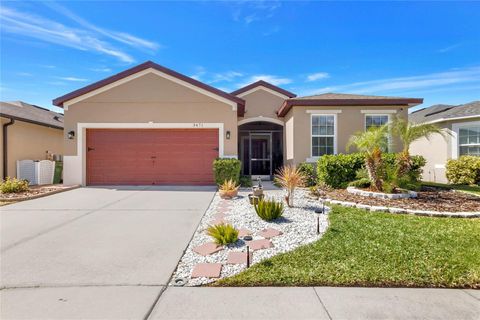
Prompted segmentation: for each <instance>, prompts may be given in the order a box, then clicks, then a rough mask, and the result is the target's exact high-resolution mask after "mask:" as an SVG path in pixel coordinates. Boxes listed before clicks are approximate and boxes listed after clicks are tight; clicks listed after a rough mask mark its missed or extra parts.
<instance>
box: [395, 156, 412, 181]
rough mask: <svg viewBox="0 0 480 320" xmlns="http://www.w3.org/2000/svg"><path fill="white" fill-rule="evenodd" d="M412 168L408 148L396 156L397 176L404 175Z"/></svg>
mask: <svg viewBox="0 0 480 320" xmlns="http://www.w3.org/2000/svg"><path fill="white" fill-rule="evenodd" d="M411 168H412V162H411V158H410V153H409V152H408V150H403V151H402V152H401V153H400V154H399V156H398V169H397V175H398V177H401V176H404V175H405V174H407V172H409V171H410V169H411Z"/></svg>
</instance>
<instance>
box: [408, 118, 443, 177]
mask: <svg viewBox="0 0 480 320" xmlns="http://www.w3.org/2000/svg"><path fill="white" fill-rule="evenodd" d="M437 126H438V127H440V128H442V129H443V130H444V131H445V132H451V125H450V124H449V123H445V122H444V123H438V124H437ZM451 147H452V143H451V137H450V136H447V138H446V139H444V138H443V137H442V136H441V135H438V134H436V135H432V136H431V137H430V139H429V140H427V139H426V138H422V139H419V140H417V141H415V142H414V143H412V145H411V146H410V154H412V155H420V156H423V157H424V158H425V160H426V161H427V163H426V165H425V167H424V168H423V180H424V181H432V182H440V183H447V182H448V181H447V178H446V176H445V163H446V162H447V160H448V159H450V158H451V154H452V149H451Z"/></svg>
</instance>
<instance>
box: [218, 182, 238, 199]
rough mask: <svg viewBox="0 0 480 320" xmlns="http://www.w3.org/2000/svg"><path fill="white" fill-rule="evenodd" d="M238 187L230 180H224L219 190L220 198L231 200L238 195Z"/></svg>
mask: <svg viewBox="0 0 480 320" xmlns="http://www.w3.org/2000/svg"><path fill="white" fill-rule="evenodd" d="M238 188H239V185H237V184H236V183H235V181H233V180H232V179H229V180H225V181H224V182H223V183H222V184H221V185H220V188H219V193H220V197H221V198H222V199H232V198H234V197H236V196H237V195H238Z"/></svg>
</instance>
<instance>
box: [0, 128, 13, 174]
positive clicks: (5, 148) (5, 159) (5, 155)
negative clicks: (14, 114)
mask: <svg viewBox="0 0 480 320" xmlns="http://www.w3.org/2000/svg"><path fill="white" fill-rule="evenodd" d="M14 123H15V120H14V119H10V122H7V123H5V124H4V125H3V128H2V129H3V148H2V150H3V180H5V179H6V178H7V170H8V153H7V151H8V139H7V137H8V130H7V128H8V126H11V125H12V124H14Z"/></svg>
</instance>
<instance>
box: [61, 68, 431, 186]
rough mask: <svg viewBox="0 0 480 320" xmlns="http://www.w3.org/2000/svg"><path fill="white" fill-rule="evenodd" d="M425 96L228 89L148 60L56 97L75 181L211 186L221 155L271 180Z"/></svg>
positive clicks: (340, 148) (68, 177) (69, 174)
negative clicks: (282, 169)
mask: <svg viewBox="0 0 480 320" xmlns="http://www.w3.org/2000/svg"><path fill="white" fill-rule="evenodd" d="M422 102H423V100H422V99H413V98H397V97H381V96H364V95H351V94H336V93H327V94H320V95H315V96H307V97H297V96H296V95H295V94H294V93H292V92H289V91H287V90H284V89H282V88H279V87H277V86H274V85H272V84H270V83H267V82H265V81H258V82H255V83H252V84H250V85H248V86H246V87H243V88H240V89H238V90H236V91H234V92H231V93H227V92H224V91H221V90H219V89H216V88H214V87H211V86H209V85H207V84H205V83H202V82H200V81H197V80H195V79H192V78H190V77H187V76H185V75H182V74H180V73H178V72H176V71H173V70H170V69H167V68H165V67H163V66H160V65H158V64H156V63H153V62H150V61H148V62H145V63H143V64H140V65H138V66H136V67H133V68H131V69H128V70H126V71H123V72H120V73H118V74H116V75H114V76H111V77H109V78H106V79H104V80H101V81H99V82H96V83H93V84H91V85H89V86H86V87H84V88H81V89H79V90H76V91H74V92H71V93H68V94H66V95H64V96H62V97H59V98H57V99H55V100H53V104H54V105H56V106H59V107H62V108H64V110H65V136H69V137H70V139H66V140H65V156H64V181H65V183H67V184H77V183H78V184H82V185H99V184H134V185H135V184H211V183H213V175H212V161H213V160H214V159H215V158H216V157H231V158H238V159H240V160H241V161H242V173H243V174H244V175H250V176H254V177H255V176H262V177H265V178H269V177H271V176H272V175H273V174H274V173H275V170H276V169H277V168H279V167H280V166H281V165H283V164H298V163H301V162H305V161H309V162H313V161H315V160H316V159H318V157H320V156H322V155H324V154H335V153H340V152H346V149H345V147H346V144H347V141H348V139H349V137H350V135H351V134H353V133H354V132H356V131H359V130H365V128H368V127H369V126H371V125H376V124H382V123H386V122H388V121H389V119H390V118H391V117H392V116H393V115H399V116H401V117H405V118H406V117H407V114H408V108H410V107H412V106H416V105H418V104H420V103H422Z"/></svg>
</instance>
